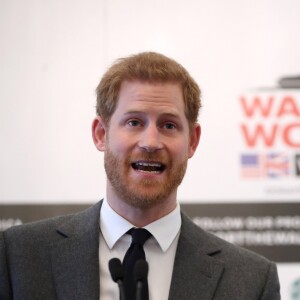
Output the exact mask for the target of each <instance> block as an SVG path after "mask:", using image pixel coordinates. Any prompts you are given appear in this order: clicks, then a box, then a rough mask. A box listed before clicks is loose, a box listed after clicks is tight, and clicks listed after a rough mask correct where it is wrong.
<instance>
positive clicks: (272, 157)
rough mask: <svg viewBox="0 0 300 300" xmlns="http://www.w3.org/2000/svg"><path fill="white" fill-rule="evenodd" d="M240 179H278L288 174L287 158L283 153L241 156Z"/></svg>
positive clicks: (288, 163)
mask: <svg viewBox="0 0 300 300" xmlns="http://www.w3.org/2000/svg"><path fill="white" fill-rule="evenodd" d="M240 165H241V177H244V178H279V177H284V176H287V175H289V174H290V162H289V157H288V156H287V155H286V154H284V153H268V154H242V155H241V157H240Z"/></svg>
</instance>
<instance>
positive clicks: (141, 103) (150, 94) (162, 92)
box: [117, 81, 184, 111]
mask: <svg viewBox="0 0 300 300" xmlns="http://www.w3.org/2000/svg"><path fill="white" fill-rule="evenodd" d="M133 106H135V107H145V108H146V107H147V108H148V109H149V108H153V109H154V108H157V107H159V108H160V109H162V108H168V109H175V110H182V111H183V110H184V100H183V92H182V88H181V85H180V84H179V83H173V82H147V81H146V82H144V81H124V82H122V84H121V88H120V92H119V99H118V105H117V109H118V108H119V109H120V108H122V109H124V108H126V107H133Z"/></svg>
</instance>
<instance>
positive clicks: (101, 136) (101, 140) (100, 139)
mask: <svg viewBox="0 0 300 300" xmlns="http://www.w3.org/2000/svg"><path fill="white" fill-rule="evenodd" d="M92 135H93V141H94V144H95V146H96V148H97V149H98V150H99V151H105V144H106V125H105V123H104V121H103V120H102V118H101V117H100V116H97V117H96V118H95V119H94V121H93V123H92Z"/></svg>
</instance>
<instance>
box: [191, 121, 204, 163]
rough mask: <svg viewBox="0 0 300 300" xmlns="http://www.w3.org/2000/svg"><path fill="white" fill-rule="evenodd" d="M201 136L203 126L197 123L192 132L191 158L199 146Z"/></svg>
mask: <svg viewBox="0 0 300 300" xmlns="http://www.w3.org/2000/svg"><path fill="white" fill-rule="evenodd" d="M200 136H201V126H200V124H199V123H196V124H195V125H194V127H193V129H191V132H190V145H189V158H191V157H192V156H193V155H194V154H195V151H196V149H197V147H198V144H199V141H200Z"/></svg>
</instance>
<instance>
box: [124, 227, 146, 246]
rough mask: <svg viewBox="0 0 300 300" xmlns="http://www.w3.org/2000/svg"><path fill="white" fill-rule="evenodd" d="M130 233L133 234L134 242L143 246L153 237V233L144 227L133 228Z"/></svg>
mask: <svg viewBox="0 0 300 300" xmlns="http://www.w3.org/2000/svg"><path fill="white" fill-rule="evenodd" d="M128 233H129V234H130V235H131V236H132V243H133V244H138V245H141V246H143V245H144V244H145V242H146V241H147V240H148V239H149V238H150V237H151V235H152V234H151V233H150V232H149V231H148V230H147V229H144V228H131V229H130V230H129V231H128Z"/></svg>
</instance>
